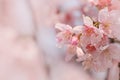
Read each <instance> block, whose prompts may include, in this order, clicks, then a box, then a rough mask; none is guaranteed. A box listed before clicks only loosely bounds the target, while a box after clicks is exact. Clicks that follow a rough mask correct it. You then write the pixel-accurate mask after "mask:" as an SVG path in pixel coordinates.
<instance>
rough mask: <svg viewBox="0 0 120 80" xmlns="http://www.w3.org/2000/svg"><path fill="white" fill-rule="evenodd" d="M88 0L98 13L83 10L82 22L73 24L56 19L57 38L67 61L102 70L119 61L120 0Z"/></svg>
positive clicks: (86, 67)
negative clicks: (63, 48)
mask: <svg viewBox="0 0 120 80" xmlns="http://www.w3.org/2000/svg"><path fill="white" fill-rule="evenodd" d="M88 2H89V4H91V5H92V6H93V7H96V10H97V11H98V13H97V15H96V16H91V15H90V14H89V13H87V14H89V15H87V14H82V22H83V24H82V25H78V26H75V27H72V26H70V25H67V24H62V23H57V24H56V25H55V28H56V29H57V30H59V32H58V33H57V35H56V38H57V41H58V46H59V47H63V46H65V47H66V57H65V59H66V60H67V61H70V60H72V59H75V60H76V61H77V62H80V63H82V65H83V66H84V68H85V69H93V70H95V71H104V70H106V69H108V68H110V67H111V66H112V65H114V63H119V62H120V44H119V43H120V31H119V30H120V9H119V7H120V6H119V4H120V1H119V0H88ZM84 7H85V6H84ZM97 11H96V12H97ZM81 12H82V11H81ZM94 12H95V11H94Z"/></svg>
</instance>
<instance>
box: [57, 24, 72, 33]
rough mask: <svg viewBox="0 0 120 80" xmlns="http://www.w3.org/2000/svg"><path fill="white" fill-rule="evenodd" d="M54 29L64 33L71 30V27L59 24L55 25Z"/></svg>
mask: <svg viewBox="0 0 120 80" xmlns="http://www.w3.org/2000/svg"><path fill="white" fill-rule="evenodd" d="M55 28H56V29H58V30H60V31H64V30H72V27H71V26H69V25H65V24H61V23H57V24H56V25H55Z"/></svg>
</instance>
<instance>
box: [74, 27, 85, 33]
mask: <svg viewBox="0 0 120 80" xmlns="http://www.w3.org/2000/svg"><path fill="white" fill-rule="evenodd" d="M82 29H83V26H76V27H74V28H73V31H74V33H76V34H79V33H82Z"/></svg>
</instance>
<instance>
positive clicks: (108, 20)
mask: <svg viewBox="0 0 120 80" xmlns="http://www.w3.org/2000/svg"><path fill="white" fill-rule="evenodd" d="M119 17H120V11H119V10H111V11H108V8H104V9H102V10H100V12H99V15H98V21H99V22H100V23H101V24H100V28H101V29H102V30H104V32H105V33H106V34H107V35H108V36H109V37H112V38H116V39H118V40H120V35H119V34H120V31H119V30H120V27H119V26H120V18H119Z"/></svg>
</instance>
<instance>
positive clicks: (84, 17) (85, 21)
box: [83, 15, 93, 26]
mask: <svg viewBox="0 0 120 80" xmlns="http://www.w3.org/2000/svg"><path fill="white" fill-rule="evenodd" d="M83 22H84V24H85V25H86V26H93V21H92V20H91V19H90V17H88V16H84V15H83Z"/></svg>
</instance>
